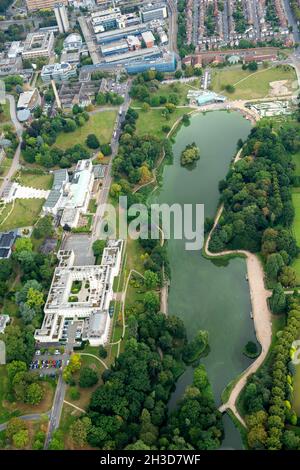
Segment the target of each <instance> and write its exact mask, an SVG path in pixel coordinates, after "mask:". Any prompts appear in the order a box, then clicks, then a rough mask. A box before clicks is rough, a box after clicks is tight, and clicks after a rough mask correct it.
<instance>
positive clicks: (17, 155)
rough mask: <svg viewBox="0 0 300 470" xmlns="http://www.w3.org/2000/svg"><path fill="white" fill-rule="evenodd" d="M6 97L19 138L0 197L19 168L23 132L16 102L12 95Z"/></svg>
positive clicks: (0, 189)
mask: <svg viewBox="0 0 300 470" xmlns="http://www.w3.org/2000/svg"><path fill="white" fill-rule="evenodd" d="M6 99H7V100H8V101H9V107H10V117H11V120H12V123H13V125H14V127H15V129H16V133H17V136H18V138H19V145H18V147H17V149H16V152H15V155H14V158H13V161H12V164H11V167H10V169H9V171H8V173H7V175H6V177H5V178H4V181H3V182H2V185H1V187H0V197H2V194H3V192H4V190H5V188H6V187H7V185H8V184H9V182H10V180H11V178H12V177H13V175H14V174H15V172H16V171H17V170H18V169H19V168H20V163H19V161H20V154H21V142H22V132H23V126H22V125H21V124H20V123H19V121H18V119H17V114H16V102H15V99H14V97H13V96H12V95H6Z"/></svg>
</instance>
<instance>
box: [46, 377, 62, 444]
mask: <svg viewBox="0 0 300 470" xmlns="http://www.w3.org/2000/svg"><path fill="white" fill-rule="evenodd" d="M65 393H66V383H65V382H64V380H63V378H62V375H60V376H59V378H58V382H57V387H56V391H55V395H54V401H53V405H52V409H51V413H50V420H49V426H48V432H47V436H46V439H45V445H44V449H48V447H49V444H50V441H51V437H52V433H53V431H55V429H57V428H58V426H59V421H60V417H61V412H62V408H63V404H64V398H65Z"/></svg>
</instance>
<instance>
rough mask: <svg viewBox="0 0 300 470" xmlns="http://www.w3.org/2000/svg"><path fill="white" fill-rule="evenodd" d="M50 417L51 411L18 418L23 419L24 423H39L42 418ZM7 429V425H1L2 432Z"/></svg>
mask: <svg viewBox="0 0 300 470" xmlns="http://www.w3.org/2000/svg"><path fill="white" fill-rule="evenodd" d="M44 415H47V416H49V415H50V411H47V413H33V414H31V415H23V416H17V418H20V419H23V420H24V421H38V420H40V419H41V418H42V416H44ZM6 427H7V423H2V424H0V432H1V431H4V430H5V429H6Z"/></svg>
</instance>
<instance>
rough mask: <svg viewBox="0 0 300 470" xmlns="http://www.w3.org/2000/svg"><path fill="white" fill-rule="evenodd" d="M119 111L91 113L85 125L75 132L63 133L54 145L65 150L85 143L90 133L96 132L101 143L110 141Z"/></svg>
mask: <svg viewBox="0 0 300 470" xmlns="http://www.w3.org/2000/svg"><path fill="white" fill-rule="evenodd" d="M116 115H117V111H103V112H99V113H96V114H92V115H90V119H89V120H88V122H86V123H85V125H84V126H82V127H78V128H77V129H76V131H75V132H69V133H65V132H63V133H61V134H59V136H58V137H57V139H56V142H55V144H54V146H56V147H59V148H61V149H63V150H66V149H67V148H70V147H73V145H76V144H85V140H86V138H87V136H88V135H89V134H95V135H96V136H97V137H98V139H99V141H100V143H101V144H106V143H109V142H110V140H111V136H112V132H113V128H114V124H115V120H116Z"/></svg>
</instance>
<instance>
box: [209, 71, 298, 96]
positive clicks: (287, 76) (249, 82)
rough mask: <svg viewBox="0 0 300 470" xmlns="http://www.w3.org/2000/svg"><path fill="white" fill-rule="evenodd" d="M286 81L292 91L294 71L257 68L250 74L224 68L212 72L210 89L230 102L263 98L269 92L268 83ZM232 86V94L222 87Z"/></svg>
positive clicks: (294, 78) (294, 77)
mask: <svg viewBox="0 0 300 470" xmlns="http://www.w3.org/2000/svg"><path fill="white" fill-rule="evenodd" d="M279 80H288V83H287V84H286V86H287V87H288V89H289V91H292V83H293V81H294V80H296V74H295V71H294V69H289V70H285V69H284V67H281V66H277V67H272V68H269V69H263V68H259V69H258V71H257V72H250V73H249V71H248V70H242V68H241V67H239V68H231V67H230V68H225V69H220V70H216V71H214V72H213V77H212V89H213V90H214V91H216V92H221V93H223V94H225V95H226V96H228V97H229V98H230V99H232V100H237V99H241V100H247V99H256V98H264V97H265V96H267V95H268V94H269V92H270V82H275V81H279ZM226 85H234V86H235V92H234V93H226V92H225V91H224V87H225V86H226Z"/></svg>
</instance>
